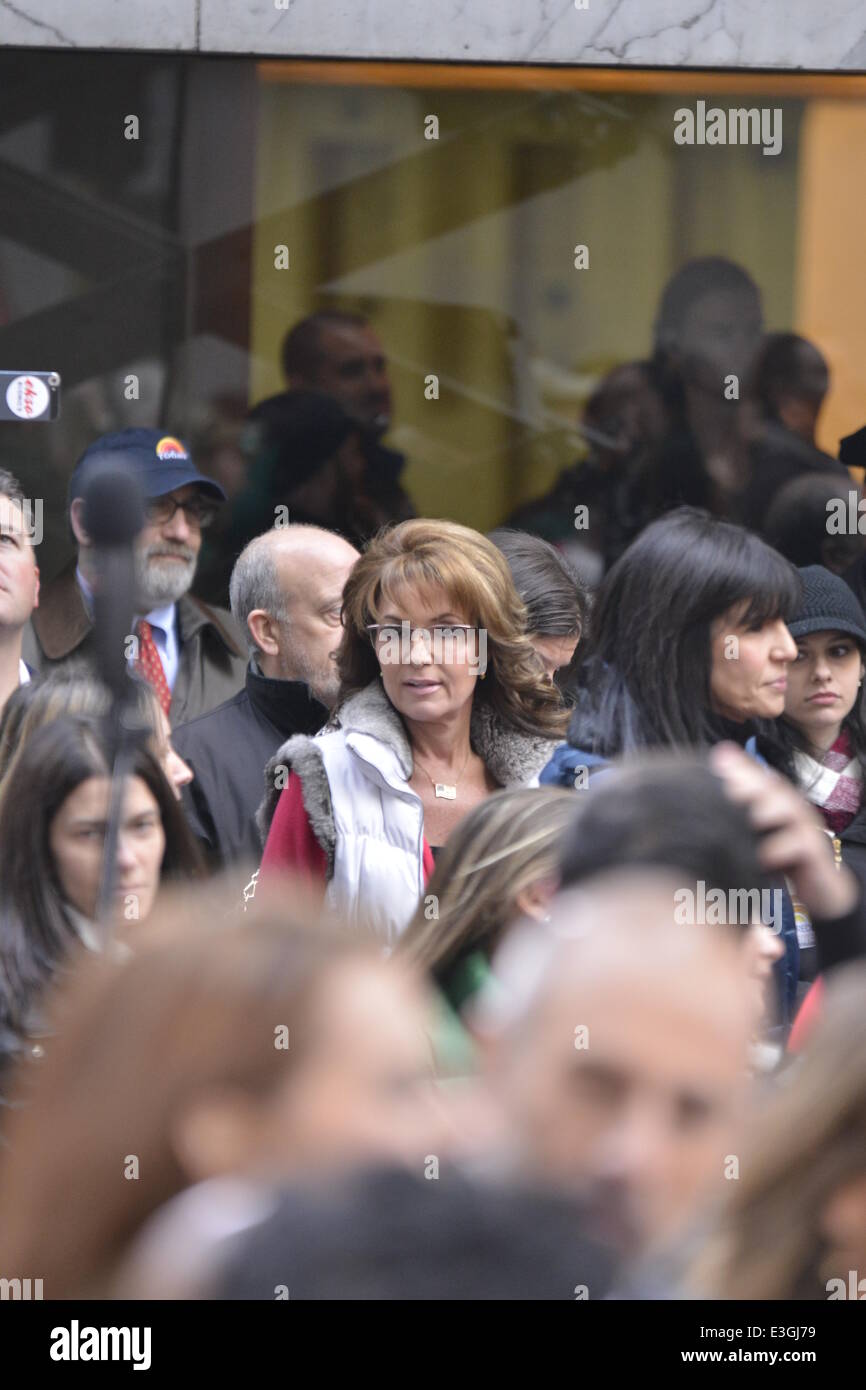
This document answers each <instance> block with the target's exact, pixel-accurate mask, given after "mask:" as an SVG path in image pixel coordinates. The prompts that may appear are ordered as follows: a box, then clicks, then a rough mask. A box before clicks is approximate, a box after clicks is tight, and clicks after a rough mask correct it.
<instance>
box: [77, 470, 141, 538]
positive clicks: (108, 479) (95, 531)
mask: <svg viewBox="0 0 866 1390" xmlns="http://www.w3.org/2000/svg"><path fill="white" fill-rule="evenodd" d="M83 495H84V528H85V530H86V531H87V534H88V536H89V537H90V540H91V542H92V544H93V545H95V546H115V545H117V546H121V545H129V544H130V543H131V542H132V541H134V540H135V537H136V536H137V535H138V533H139V531H141V530H142V529H143V527H144V493H143V492H142V490H141V484H140V483H139V481H138V476H137V473H136V472H135V470H134V469H133V468H132V467H130V466H129V465H128V464H124V463H123V462H122V460H115V459H112V460H111V462H110V463H104V464H103V463H99V464H95V465H94V467H93V468H92V469H91V470H90V473H89V476H88V479H87V482H86V483H85V485H84V489H83Z"/></svg>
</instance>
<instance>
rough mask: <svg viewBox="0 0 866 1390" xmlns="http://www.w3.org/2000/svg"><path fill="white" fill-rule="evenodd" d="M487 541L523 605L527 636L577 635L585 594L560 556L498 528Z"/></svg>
mask: <svg viewBox="0 0 866 1390" xmlns="http://www.w3.org/2000/svg"><path fill="white" fill-rule="evenodd" d="M487 539H488V540H489V541H492V542H493V544H494V545H495V546H496V548H497V550H501V551H502V554H503V555H504V556H505V558H506V560H507V561H508V568H509V569H510V570H511V577H512V579H513V580H514V587H515V589H516V590H517V592H518V594H519V595H520V597H521V598H522V599H523V602H524V603H525V604H526V611H527V619H526V631H527V632H528V633H529V635H530V637H574V636H578V637H579V636H580V635H581V633H582V631H583V625H584V622H585V621H586V609H587V598H586V591H585V589H584V587H583V585H582V584H581V582H580V580H579V579H578V577H577V574H576V572H575V571H574V569H573V568H572V567H571V565H570V564H569V563H568V561H567V560H566V558H565V556H564V555H561V554H560V552H559V551H558V550H557V549H556V547H555V546H553V545H551V544H550V542H549V541H545V540H542V538H541V537H540V536H533V535H530V533H529V532H528V531H516V530H513V529H511V528H510V527H508V526H498V527H497V528H496V530H495V531H488V533H487Z"/></svg>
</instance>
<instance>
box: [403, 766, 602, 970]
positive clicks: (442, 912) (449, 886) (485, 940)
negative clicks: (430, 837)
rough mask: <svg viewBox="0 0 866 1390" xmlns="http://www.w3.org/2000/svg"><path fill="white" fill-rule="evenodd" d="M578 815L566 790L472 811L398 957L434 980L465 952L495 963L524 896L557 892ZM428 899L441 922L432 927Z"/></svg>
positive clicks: (528, 790)
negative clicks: (538, 889) (546, 886)
mask: <svg viewBox="0 0 866 1390" xmlns="http://www.w3.org/2000/svg"><path fill="white" fill-rule="evenodd" d="M574 812H575V799H574V792H572V791H567V790H565V789H564V788H562V787H521V788H519V789H518V790H516V791H503V792H494V794H493V795H492V796H489V797H488V798H487V799H486V801H482V802H481V804H480V805H479V806H475V807H474V808H473V809H472V810H471V811H470V812H469V814H468V815H467V816H464V818H463V820H462V821H461V822H460V824H459V825H458V826H457V827H456V829H455V830H454V832H453V834H452V835H450V836H449V838H448V842H447V844H446V845H445V847H444V849H443V850H442V852H441V854H440V855H439V857H438V859H437V861H436V867H435V869H434V871H433V874H432V876H431V878H430V881H429V883H428V884H427V887H426V889H425V897H424V898H423V899H422V901H421V903H420V904H419V906H418V908H417V909H416V911H415V915H414V917H413V918H412V920H411V922H410V923H409V925H408V927H407V928H406V930H405V932H404V933H403V935H402V936H401V937H400V940H399V942H398V945H397V954H399V955H402V956H403V957H405V958H406V959H407V960H409V961H411V963H412V964H413V965H415V966H418V967H419V968H420V969H422V970H425V971H427V972H428V973H429V974H431V975H434V976H436V977H441V976H442V975H444V974H445V973H446V972H447V970H448V969H449V968H450V966H451V965H453V964H454V963H455V961H456V960H457V959H458V958H459V957H460V956H462V955H463V954H464V953H465V952H467V951H470V950H473V949H477V950H481V951H483V952H484V954H485V955H487V956H488V957H489V956H491V955H492V954H493V952H494V951H495V949H496V947H497V945H498V944H499V940H500V938H501V936H502V934H503V932H504V930H505V928H506V927H507V926H508V925H509V923H510V922H511V921H512V920H513V919H514V917H515V916H517V915H518V913H519V908H518V906H517V900H518V898H519V897H520V894H521V893H523V892H525V891H526V890H527V889H530V888H532V887H533V886H535V885H536V884H539V883H542V882H546V881H547V882H550V884H551V888H552V889H553V888H555V886H556V883H557V881H558V877H559V869H558V865H559V854H560V848H561V843H562V836H563V834H564V832H565V830H566V828H567V827H568V825H569V824H570V823H571V820H572V817H573V816H574ZM431 895H435V898H436V900H437V914H438V915H437V916H436V917H435V919H432V920H428V919H427V916H426V906H425V905H426V903H427V902H428V901H429V898H430V896H431Z"/></svg>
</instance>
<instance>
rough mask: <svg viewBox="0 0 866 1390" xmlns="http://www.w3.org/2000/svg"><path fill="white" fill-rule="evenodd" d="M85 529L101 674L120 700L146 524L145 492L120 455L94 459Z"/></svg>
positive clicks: (124, 696) (126, 690)
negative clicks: (139, 541)
mask: <svg viewBox="0 0 866 1390" xmlns="http://www.w3.org/2000/svg"><path fill="white" fill-rule="evenodd" d="M83 494H84V518H83V519H84V529H85V530H86V531H87V534H88V536H89V538H90V542H91V545H92V547H93V572H94V584H93V623H94V644H95V657H96V665H97V669H98V672H99V676H100V678H101V679H102V680H103V681H104V683H105V684H106V685H107V686H108V689H109V690H110V691H111V693H112V695H113V696H114V698H115V700H116V701H118V703H119V705H120V706H121V707H122V706H124V705H125V704H126V703H127V701H128V699H129V695H130V685H129V680H128V679H127V667H128V663H129V657H130V655H132V652H131V648H130V640H131V639H132V638H133V634H132V619H133V614H134V613H135V607H136V597H137V595H136V585H135V540H136V537H137V536H138V534H139V532H140V531H141V530H142V529H143V527H144V495H143V493H142V490H141V484H140V483H139V481H138V477H137V474H136V472H135V471H134V469H133V468H132V467H131V466H130V465H129V464H125V463H123V462H122V461H120V462H118V461H116V460H115V459H114V458H112V460H111V462H110V463H109V462H105V463H96V464H94V466H93V468H92V469H90V471H89V473H88V477H87V481H86V483H85V485H84V489H83Z"/></svg>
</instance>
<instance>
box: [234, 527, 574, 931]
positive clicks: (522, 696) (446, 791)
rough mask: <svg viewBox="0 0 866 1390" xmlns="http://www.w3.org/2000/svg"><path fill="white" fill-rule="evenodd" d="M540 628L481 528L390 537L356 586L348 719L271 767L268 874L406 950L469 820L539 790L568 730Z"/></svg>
mask: <svg viewBox="0 0 866 1390" xmlns="http://www.w3.org/2000/svg"><path fill="white" fill-rule="evenodd" d="M526 621H527V610H526V605H525V604H524V603H523V601H522V600H521V598H520V597H519V595H518V593H517V590H516V589H515V587H514V581H513V579H512V577H511V572H510V570H509V568H508V563H507V561H506V559H505V557H504V555H502V553H501V552H500V551H499V550H498V549H497V548H496V546H495V545H493V544H492V542H491V541H489V540H487V539H486V538H485V537H484V536H482V535H479V533H478V532H477V531H473V530H470V528H469V527H468V526H459V525H457V524H456V523H455V522H450V521H425V520H420V519H419V520H413V521H404V522H401V523H400V525H398V526H395V527H393V528H391V529H390V530H385V531H381V532H380V533H379V534H378V535H377V536H376V537H375V538H374V540H372V541H371V542H370V544H369V545H368V547H367V549H366V550H365V552H364V554H363V555H362V556H361V559H360V560H359V561H358V563H357V564H356V565H355V567H354V569H353V570H352V573H351V575H350V576H349V579H348V581H347V583H346V587H345V589H344V591H343V622H344V627H345V631H344V634H343V640H342V642H341V644H340V648H339V651H338V654H337V665H338V669H339V673H340V695H339V698H338V702H337V707H336V709H335V713H334V717H333V718H332V720H331V723H330V724H329V725H328V726H327V727H326V728H325V729H324V730H322V731H321V732H320V733H319V734H317V735H316V736H315V738H309V737H307V736H306V735H296V736H295V737H294V738H291V739H289V740H288V742H287V743H285V744H284V745H283V747H282V748H281V749H280V750H279V751H278V752H277V754H276V756H275V757H274V758H273V759H272V761H271V763H270V765H269V767H268V769H267V771H266V774H265V781H266V798H265V802H264V804H263V806H262V807H261V808H260V810H259V827H260V829H261V830H262V831H263V832H264V833H267V836H268V838H267V843H266V845H265V851H264V857H263V859H262V874H263V875H265V876H267V875H269V874H271V873H272V872H274V871H275V870H293V871H294V872H295V873H299V872H300V873H301V874H303V875H305V876H306V877H307V878H312V879H313V880H318V881H319V882H320V883H322V884H325V885H326V886H327V898H328V901H329V903H330V904H331V905H332V906H334V907H336V908H337V909H338V910H339V911H340V912H341V913H342V914H343V915H344V916H345V917H347V918H348V919H349V921H350V922H351V923H352V924H353V925H363V926H368V927H371V928H372V930H373V931H375V932H377V933H378V934H379V935H380V936H381V937H383V938H384V939H385V940H386V941H387V942H388V943H389V944H391V945H393V943H394V941H395V940H396V937H397V936H398V935H399V933H400V932H401V931H402V930H403V929H404V928H405V926H406V924H407V922H408V921H409V919H410V918H411V916H412V914H413V912H414V911H415V908H416V906H417V904H418V900H419V898H420V897H422V896H423V894H424V889H425V885H426V882H427V880H428V879H429V878H430V876H431V874H432V872H433V862H434V859H435V856H436V853H437V852H438V850H439V849H440V848H441V847H442V846H443V845H444V844H445V843H446V842H447V840H448V838H449V836H450V834H451V832H452V830H453V829H454V827H455V826H456V825H457V824H458V822H459V821H460V820H462V818H463V817H464V816H465V815H466V814H467V812H468V811H471V810H472V809H473V807H476V806H478V805H479V804H480V803H481V802H483V801H484V800H485V799H486V798H487V797H489V796H491V795H492V794H493V793H494V792H496V791H498V790H499V789H500V788H502V787H508V788H513V787H522V786H529V785H533V784H535V785H537V782H538V774H539V772H540V771H541V769H542V768H543V767H544V766H545V764H546V763H547V762H548V761H549V759H550V757H551V754H552V753H553V750H554V748H555V746H556V742H557V740H558V739H559V738H561V737H562V734H563V733H564V732H565V728H566V725H567V723H568V711H567V709H566V706H565V704H564V702H563V698H562V696H561V694H560V693H559V691H558V690H557V688H556V687H555V686H554V685H553V683H552V682H551V681H550V680H549V679H548V678H547V677H546V676H545V674H544V670H543V667H542V665H541V662H540V661H539V659H538V656H537V654H536V652H535V650H534V648H533V645H532V642H531V640H530V637H529V636H528V635H527V631H526ZM428 907H429V910H430V912H431V913H434V912H435V911H436V905H435V903H430V904H428Z"/></svg>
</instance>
